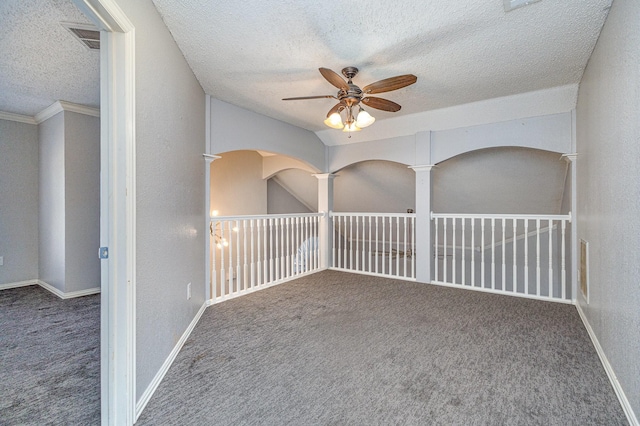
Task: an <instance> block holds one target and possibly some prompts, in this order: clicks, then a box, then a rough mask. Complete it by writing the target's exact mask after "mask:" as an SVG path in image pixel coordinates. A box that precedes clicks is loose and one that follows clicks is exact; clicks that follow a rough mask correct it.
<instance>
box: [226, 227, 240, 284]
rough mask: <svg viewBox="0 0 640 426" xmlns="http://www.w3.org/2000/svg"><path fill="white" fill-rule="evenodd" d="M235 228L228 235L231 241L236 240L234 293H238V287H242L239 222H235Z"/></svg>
mask: <svg viewBox="0 0 640 426" xmlns="http://www.w3.org/2000/svg"><path fill="white" fill-rule="evenodd" d="M235 223H236V226H235V227H233V228H231V233H229V235H230V236H231V239H232V240H233V239H235V240H236V274H235V277H234V279H235V281H236V292H240V290H241V289H240V286H241V285H242V274H241V269H240V234H239V230H240V228H239V226H238V225H239V221H237V220H236V222H235Z"/></svg>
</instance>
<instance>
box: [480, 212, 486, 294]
mask: <svg viewBox="0 0 640 426" xmlns="http://www.w3.org/2000/svg"><path fill="white" fill-rule="evenodd" d="M484 222H485V220H484V219H480V227H481V228H482V229H481V231H482V235H481V238H482V242H481V243H480V244H481V247H480V250H482V256H481V260H480V287H481V288H484V252H485V249H484Z"/></svg>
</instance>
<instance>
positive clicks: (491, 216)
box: [431, 212, 571, 222]
mask: <svg viewBox="0 0 640 426" xmlns="http://www.w3.org/2000/svg"><path fill="white" fill-rule="evenodd" d="M431 219H530V220H538V219H539V220H568V221H569V222H571V213H567V214H486V213H482V214H480V213H478V214H476V213H434V212H431Z"/></svg>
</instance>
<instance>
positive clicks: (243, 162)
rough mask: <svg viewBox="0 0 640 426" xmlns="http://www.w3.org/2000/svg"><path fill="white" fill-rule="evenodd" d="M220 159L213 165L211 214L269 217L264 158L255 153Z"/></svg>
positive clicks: (244, 153)
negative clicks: (263, 165) (262, 215)
mask: <svg viewBox="0 0 640 426" xmlns="http://www.w3.org/2000/svg"><path fill="white" fill-rule="evenodd" d="M221 157H222V158H219V159H217V160H215V161H214V162H212V163H211V211H213V210H217V211H218V214H219V215H220V216H234V215H249V214H266V213H267V182H266V181H265V180H264V179H262V156H261V155H260V154H258V153H257V152H256V151H232V152H226V153H224V154H221Z"/></svg>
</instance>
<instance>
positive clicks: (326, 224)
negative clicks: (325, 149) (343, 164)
mask: <svg viewBox="0 0 640 426" xmlns="http://www.w3.org/2000/svg"><path fill="white" fill-rule="evenodd" d="M314 176H315V177H316V178H317V179H318V212H321V213H324V214H325V216H324V217H323V218H322V220H320V229H319V231H318V233H319V235H318V240H319V247H320V267H321V268H322V269H326V268H329V267H331V247H332V244H333V225H332V222H331V218H330V217H329V212H331V211H333V179H334V178H335V177H336V175H334V174H332V173H318V174H315V175H314Z"/></svg>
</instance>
